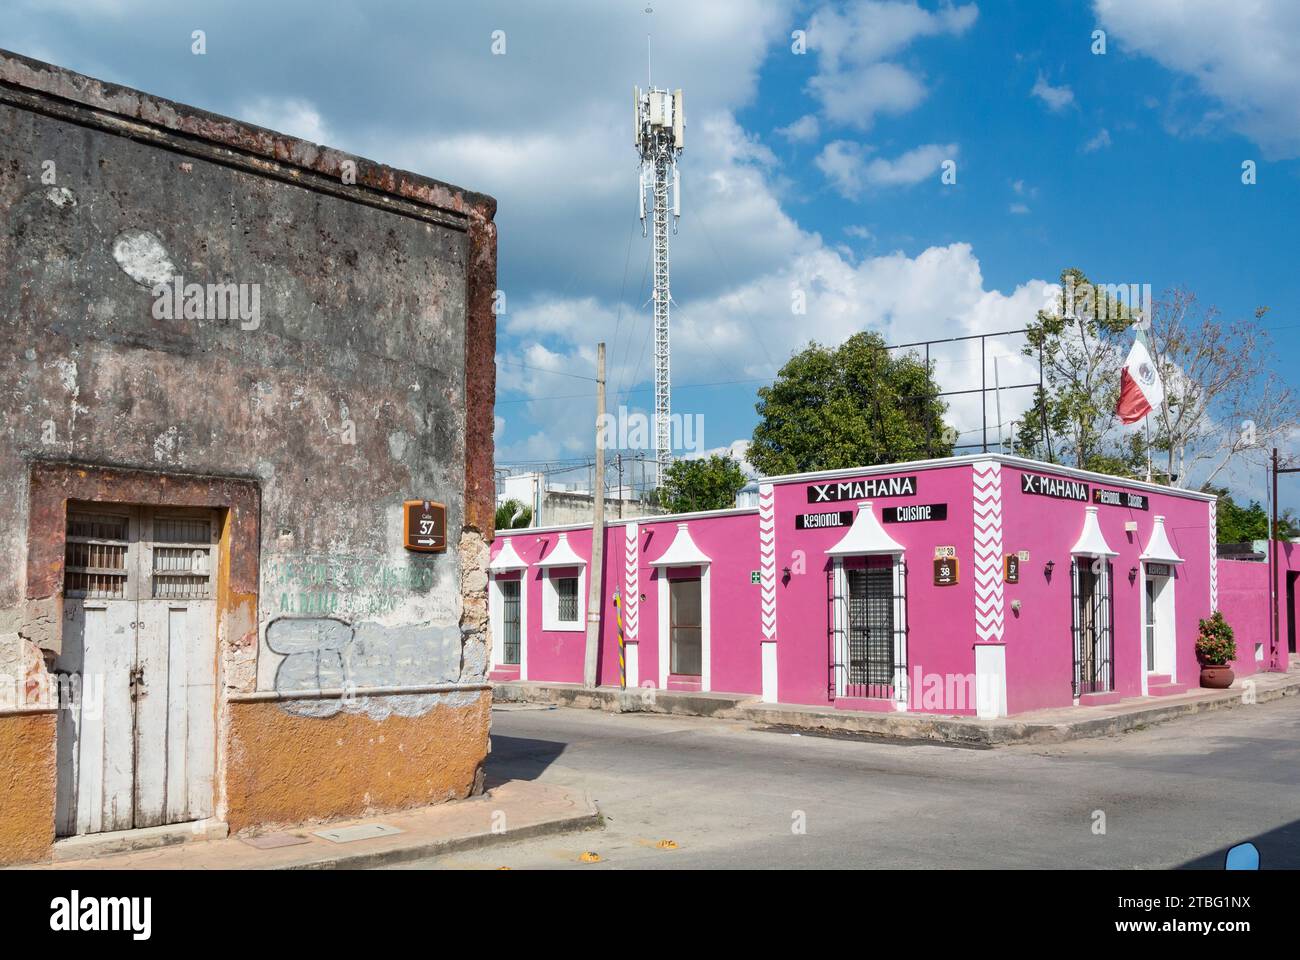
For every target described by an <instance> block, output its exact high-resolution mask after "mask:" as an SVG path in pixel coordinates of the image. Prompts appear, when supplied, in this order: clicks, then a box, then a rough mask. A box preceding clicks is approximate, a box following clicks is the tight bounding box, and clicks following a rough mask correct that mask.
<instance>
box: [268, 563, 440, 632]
mask: <svg viewBox="0 0 1300 960" xmlns="http://www.w3.org/2000/svg"><path fill="white" fill-rule="evenodd" d="M437 563H438V561H437V560H436V559H435V558H432V557H431V558H427V559H426V558H423V557H419V558H416V557H411V558H408V559H405V560H403V561H394V560H390V559H388V558H386V557H375V556H369V557H363V556H351V555H347V554H320V555H292V556H272V557H270V558H268V559H267V561H266V565H265V568H264V571H263V577H264V580H265V595H266V596H267V597H268V598H270V600H271V604H272V606H271V608H270V609H271V610H272V611H273V612H274V614H275V615H276V616H296V617H309V616H315V617H343V618H348V619H355V618H360V617H381V616H383V615H384V614H386V613H390V612H392V611H393V610H395V609H397V608H398V607H399V606H400V605H401V604H403V603H404V602H405V601H406V600H407V599H408V598H409V597H410V596H411V595H412V594H425V593H428V592H429V591H430V590H432V589H433V587H434V584H435V583H436V582H437V579H438V574H437V570H436V564H437Z"/></svg>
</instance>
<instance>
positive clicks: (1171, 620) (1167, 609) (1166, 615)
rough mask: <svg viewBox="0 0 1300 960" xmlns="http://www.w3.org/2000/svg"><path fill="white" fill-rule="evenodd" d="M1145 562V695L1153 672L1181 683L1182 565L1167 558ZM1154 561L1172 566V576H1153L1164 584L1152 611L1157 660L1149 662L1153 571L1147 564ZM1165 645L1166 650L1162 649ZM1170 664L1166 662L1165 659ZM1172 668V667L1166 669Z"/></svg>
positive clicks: (1140, 620)
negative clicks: (1149, 591)
mask: <svg viewBox="0 0 1300 960" xmlns="http://www.w3.org/2000/svg"><path fill="white" fill-rule="evenodd" d="M1140 563H1141V571H1140V572H1141V577H1142V579H1141V583H1142V594H1141V597H1142V602H1141V603H1139V604H1138V625H1139V627H1140V628H1141V629H1140V630H1139V632H1138V636H1139V637H1141V638H1142V696H1144V697H1145V696H1147V695H1148V691H1147V674H1150V673H1167V674H1168V675H1169V682H1170V683H1177V682H1178V640H1177V637H1178V606H1177V604H1178V595H1177V590H1176V588H1177V585H1178V584H1177V580H1178V568H1177V567H1176V566H1175V565H1173V564H1171V563H1165V562H1164V561H1156V560H1142V561H1140ZM1150 563H1159V564H1160V565H1161V566H1165V567H1168V568H1169V576H1167V577H1160V578H1153V579H1161V580H1164V581H1165V583H1164V586H1162V587H1161V588H1160V590H1159V591H1158V596H1157V597H1156V602H1155V609H1154V610H1153V611H1152V614H1153V622H1154V624H1155V642H1154V644H1153V645H1154V647H1155V660H1156V662H1155V663H1147V662H1146V659H1147V620H1146V617H1147V584H1146V581H1147V578H1148V577H1149V576H1150V574H1149V573H1148V572H1147V566H1148V564H1150ZM1162 648H1163V649H1162ZM1166 659H1167V660H1168V663H1165V662H1164V661H1165V660H1166ZM1166 666H1167V667H1168V668H1169V669H1168V670H1165V669H1163V668H1164V667H1166Z"/></svg>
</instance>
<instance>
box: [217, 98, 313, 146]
mask: <svg viewBox="0 0 1300 960" xmlns="http://www.w3.org/2000/svg"><path fill="white" fill-rule="evenodd" d="M238 116H239V118H240V119H241V120H247V121H249V122H250V123H255V124H257V125H258V126H259V127H266V128H268V129H270V130H276V131H278V132H280V133H287V134H289V135H290V136H294V137H300V138H302V139H303V140H310V141H311V142H312V143H325V144H328V143H329V142H330V141H331V140H332V139H333V137H332V135H331V133H330V131H329V128H328V127H327V126H326V125H325V120H324V119H323V118H322V117H321V113H320V111H319V110H318V109H317V108H316V106H315V104H313V103H312V102H311V101H309V100H301V99H297V98H294V97H290V98H287V99H281V98H276V97H258V98H257V99H255V100H251V101H249V102H247V103H245V104H244V105H243V106H242V107H240V109H239V111H238Z"/></svg>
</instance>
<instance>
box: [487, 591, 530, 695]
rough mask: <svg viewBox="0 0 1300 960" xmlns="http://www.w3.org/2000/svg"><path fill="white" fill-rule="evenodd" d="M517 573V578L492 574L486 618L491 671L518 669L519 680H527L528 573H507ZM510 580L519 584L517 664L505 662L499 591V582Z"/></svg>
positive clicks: (503, 629) (503, 624)
mask: <svg viewBox="0 0 1300 960" xmlns="http://www.w3.org/2000/svg"><path fill="white" fill-rule="evenodd" d="M508 572H509V573H517V574H518V576H517V577H505V576H502V575H501V574H493V575H492V577H491V581H490V582H491V593H490V595H489V596H488V617H489V625H490V627H491V629H492V669H493V670H495V669H497V668H498V667H501V668H506V667H508V668H510V669H514V668H515V667H516V666H517V667H519V679H520V680H527V679H528V571H527V570H519V571H514V570H512V571H508ZM504 580H512V581H513V582H515V583H518V584H519V663H517V664H514V663H506V662H505V656H506V651H505V646H506V640H505V593H504V592H503V591H502V589H501V582H502V581H504Z"/></svg>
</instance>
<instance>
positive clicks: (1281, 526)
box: [1205, 487, 1300, 543]
mask: <svg viewBox="0 0 1300 960" xmlns="http://www.w3.org/2000/svg"><path fill="white" fill-rule="evenodd" d="M1205 492H1206V493H1217V494H1218V495H1219V506H1218V510H1217V511H1216V513H1215V518H1216V523H1217V526H1218V529H1217V530H1216V531H1215V533H1216V535H1217V538H1218V541H1219V543H1248V542H1250V541H1252V540H1267V539H1268V511H1266V510H1265V509H1264V506H1263V504H1261V503H1260V502H1259V501H1258V500H1252V501H1250V504H1249V505H1248V506H1242V505H1241V504H1239V503H1237V501H1236V500H1234V499H1233V498H1232V495H1231V494H1230V493H1228V491H1227V490H1225V489H1222V488H1218V489H1216V488H1214V487H1207V488H1205ZM1277 535H1278V538H1279V539H1282V540H1290V539H1292V538H1294V537H1300V522H1298V521H1297V520H1296V517H1295V515H1294V514H1293V513H1292V512H1291V510H1289V509H1288V510H1283V511H1279V512H1278V515H1277Z"/></svg>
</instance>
